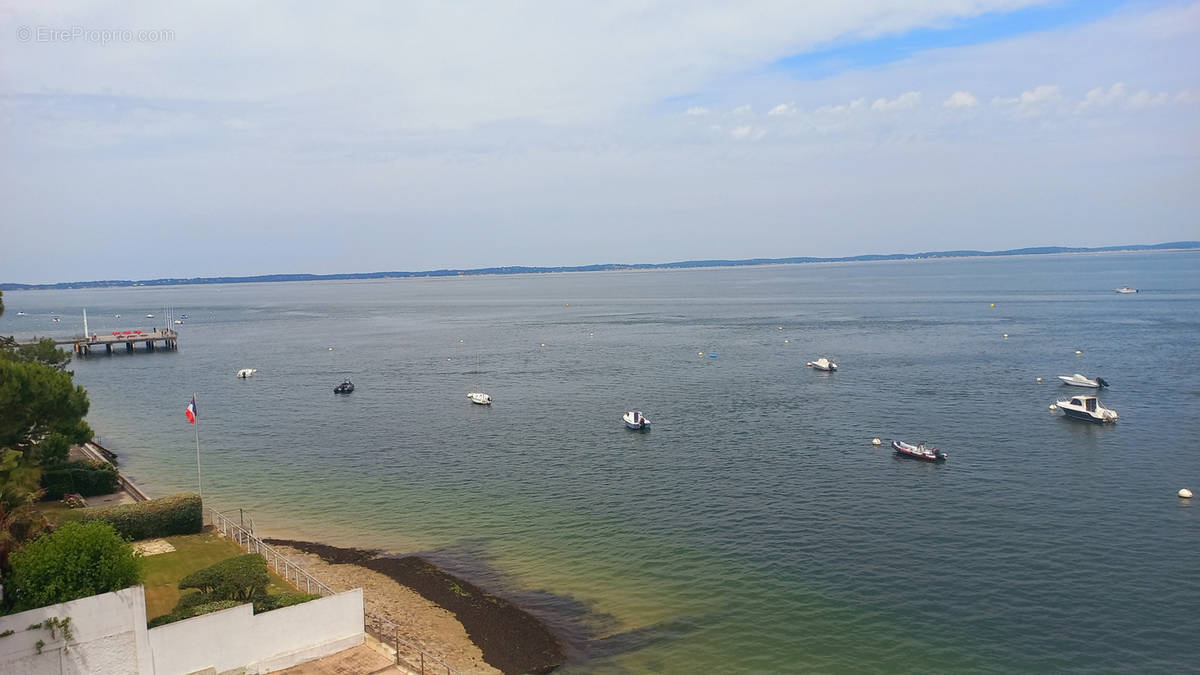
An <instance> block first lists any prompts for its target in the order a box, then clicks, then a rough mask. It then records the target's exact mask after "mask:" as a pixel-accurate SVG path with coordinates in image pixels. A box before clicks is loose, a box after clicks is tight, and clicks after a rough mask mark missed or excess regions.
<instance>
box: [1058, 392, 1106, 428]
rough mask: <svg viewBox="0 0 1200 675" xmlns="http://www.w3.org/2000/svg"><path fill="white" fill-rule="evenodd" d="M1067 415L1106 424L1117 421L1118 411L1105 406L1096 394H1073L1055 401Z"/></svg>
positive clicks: (1059, 408)
mask: <svg viewBox="0 0 1200 675" xmlns="http://www.w3.org/2000/svg"><path fill="white" fill-rule="evenodd" d="M1055 405H1056V406H1057V408H1058V410H1059V411H1061V412H1062V413H1063V414H1064V415H1066V416H1067V417H1070V418H1071V419H1076V420H1083V421H1085V422H1095V423H1097V424H1104V423H1107V422H1116V421H1117V411H1116V410H1110V409H1108V408H1105V407H1104V406H1103V405H1101V404H1100V400H1099V399H1097V398H1096V397H1095V396H1072V397H1071V398H1064V399H1059V400H1058V401H1056V402H1055Z"/></svg>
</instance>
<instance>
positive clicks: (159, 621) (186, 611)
mask: <svg viewBox="0 0 1200 675" xmlns="http://www.w3.org/2000/svg"><path fill="white" fill-rule="evenodd" d="M244 604H246V603H244V602H238V601H237V600H218V601H216V602H206V603H203V604H200V605H191V606H190V607H176V608H175V609H173V610H171V613H170V614H163V615H162V616H157V617H154V618H153V619H150V620H149V621H147V622H146V627H147V628H156V627H158V626H161V625H163V624H166V623H172V622H175V621H181V620H183V619H190V618H192V617H194V616H200V615H201V614H208V613H210V612H218V611H220V610H222V609H229V608H230V607H238V606H239V605H244Z"/></svg>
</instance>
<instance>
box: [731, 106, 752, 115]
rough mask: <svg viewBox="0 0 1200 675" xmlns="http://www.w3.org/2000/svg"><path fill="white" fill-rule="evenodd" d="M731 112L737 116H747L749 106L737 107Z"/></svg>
mask: <svg viewBox="0 0 1200 675" xmlns="http://www.w3.org/2000/svg"><path fill="white" fill-rule="evenodd" d="M731 112H732V113H733V114H734V115H738V116H741V115H749V114H750V106H749V105H739V106H738V107H736V108H734V109H733V110H732V111H731Z"/></svg>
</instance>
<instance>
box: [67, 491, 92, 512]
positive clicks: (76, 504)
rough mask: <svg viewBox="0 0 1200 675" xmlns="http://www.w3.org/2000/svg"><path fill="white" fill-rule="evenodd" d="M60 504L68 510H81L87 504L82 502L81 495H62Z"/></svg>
mask: <svg viewBox="0 0 1200 675" xmlns="http://www.w3.org/2000/svg"><path fill="white" fill-rule="evenodd" d="M62 503H63V504H65V505H66V507H67V508H69V509H82V508H85V507H86V506H87V502H86V501H84V499H83V495H79V494H65V495H63V498H62Z"/></svg>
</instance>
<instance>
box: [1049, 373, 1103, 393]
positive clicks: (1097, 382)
mask: <svg viewBox="0 0 1200 675" xmlns="http://www.w3.org/2000/svg"><path fill="white" fill-rule="evenodd" d="M1058 379H1060V380H1062V381H1063V384H1069V385H1071V386H1072V387H1091V388H1092V389H1099V388H1100V387H1107V386H1108V382H1105V381H1104V378H1103V377H1097V378H1096V379H1094V380H1092V379H1088V378H1086V377H1084V376H1083V375H1080V374H1079V373H1075V374H1074V375H1059V376H1058Z"/></svg>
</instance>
